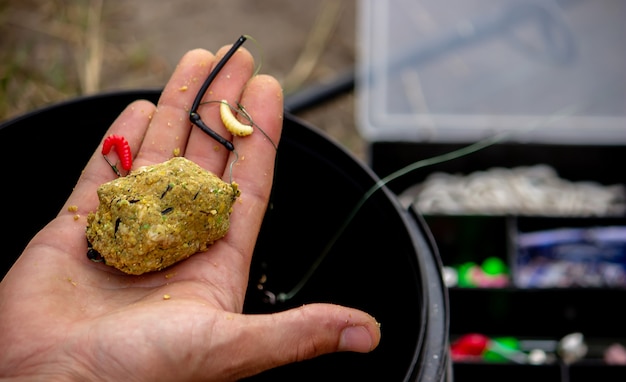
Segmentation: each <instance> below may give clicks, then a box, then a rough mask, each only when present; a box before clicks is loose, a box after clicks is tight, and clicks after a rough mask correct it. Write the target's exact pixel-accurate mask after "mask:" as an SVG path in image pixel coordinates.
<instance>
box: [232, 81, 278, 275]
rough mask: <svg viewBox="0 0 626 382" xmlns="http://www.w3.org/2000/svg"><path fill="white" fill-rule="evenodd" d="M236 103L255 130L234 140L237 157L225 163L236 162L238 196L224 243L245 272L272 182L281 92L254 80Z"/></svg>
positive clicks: (274, 84)
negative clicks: (234, 250)
mask: <svg viewBox="0 0 626 382" xmlns="http://www.w3.org/2000/svg"><path fill="white" fill-rule="evenodd" d="M240 102H241V105H242V106H243V107H244V108H245V110H246V112H247V113H248V114H249V116H250V117H251V119H252V121H253V122H254V126H255V127H254V131H253V133H252V134H251V135H249V136H246V137H235V139H234V144H235V149H236V150H237V154H238V156H239V157H238V158H236V156H235V155H234V154H233V155H231V158H230V159H229V161H235V160H237V161H236V162H234V165H233V166H232V178H233V181H234V182H236V183H237V184H238V186H239V190H240V192H241V195H240V197H239V199H238V200H237V202H236V204H235V208H233V212H232V214H231V228H230V230H231V231H230V232H233V233H232V234H229V235H227V236H226V237H225V241H226V242H227V243H228V244H229V245H230V246H232V247H234V248H236V250H237V251H236V252H237V253H238V254H240V258H239V259H240V260H241V262H240V263H239V264H237V266H238V267H240V268H241V269H248V268H249V265H250V259H251V255H252V252H253V249H254V246H255V244H256V241H257V236H258V233H259V227H260V226H261V223H262V220H263V216H264V215H265V211H266V208H267V204H268V200H269V197H270V192H271V188H272V182H273V179H274V164H275V159H276V148H275V147H276V145H278V143H279V140H280V134H281V130H282V124H283V93H282V88H281V86H280V84H279V83H278V81H277V80H276V79H275V78H273V77H270V76H263V75H260V76H256V77H254V78H253V79H251V80H250V82H249V83H248V85H247V86H246V88H245V91H244V93H243V95H242V98H241V101H240ZM228 171H230V169H228V168H227V169H226V172H228ZM227 176H228V174H227V173H226V174H224V177H227ZM235 233H236V234H235ZM232 258H233V259H237V258H236V257H232ZM236 281H240V280H236Z"/></svg>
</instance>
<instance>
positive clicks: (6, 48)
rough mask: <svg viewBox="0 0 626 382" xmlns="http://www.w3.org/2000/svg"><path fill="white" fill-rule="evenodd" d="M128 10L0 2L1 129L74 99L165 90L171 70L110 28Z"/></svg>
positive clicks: (82, 2) (61, 0)
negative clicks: (104, 93) (6, 123)
mask: <svg viewBox="0 0 626 382" xmlns="http://www.w3.org/2000/svg"><path fill="white" fill-rule="evenodd" d="M127 8H128V7H125V6H124V2H110V1H109V2H105V1H103V0H49V1H44V2H42V1H36V0H0V121H4V120H7V119H11V118H14V117H16V116H18V115H21V114H23V113H26V112H28V111H30V110H33V109H36V108H40V107H43V106H45V105H47V104H51V103H56V102H59V101H62V100H66V99H70V98H74V97H77V96H82V95H88V94H92V93H97V92H101V91H106V90H112V89H122V88H131V87H139V86H144V87H157V86H161V84H164V83H165V81H166V80H167V76H168V75H169V71H170V68H168V67H167V65H166V64H164V63H163V62H162V61H160V60H159V59H157V58H155V57H151V56H150V54H149V51H148V49H147V48H146V47H145V46H142V45H141V43H137V42H133V41H128V39H127V36H124V35H123V33H121V32H120V31H119V28H115V27H114V26H115V25H116V23H119V22H124V20H125V19H127V18H128V17H127V16H128V15H127V12H128V11H129V10H128V9H127ZM103 84H105V86H103Z"/></svg>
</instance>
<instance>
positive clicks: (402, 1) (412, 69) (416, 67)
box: [356, 0, 626, 144]
mask: <svg viewBox="0 0 626 382" xmlns="http://www.w3.org/2000/svg"><path fill="white" fill-rule="evenodd" d="M359 4H360V8H359V11H360V14H359V17H358V20H359V34H358V36H359V39H360V41H359V49H360V51H359V54H360V57H359V60H358V64H357V67H358V70H357V77H356V90H357V118H358V123H357V125H358V128H359V129H360V132H361V134H362V135H363V137H364V138H365V139H367V140H368V141H413V142H473V141H477V140H480V139H483V138H486V137H489V136H492V135H494V134H495V133H499V132H508V133H509V134H511V136H510V139H511V140H513V141H520V142H533V143H558V144H624V143H626V2H625V1H622V0H570V1H556V0H554V1H548V0H545V1H544V0H541V1H530V0H519V1H513V0H508V1H503V0H450V1H443V2H442V1H437V0H421V1H417V0H389V1H380V0H362V1H361V2H360V3H359Z"/></svg>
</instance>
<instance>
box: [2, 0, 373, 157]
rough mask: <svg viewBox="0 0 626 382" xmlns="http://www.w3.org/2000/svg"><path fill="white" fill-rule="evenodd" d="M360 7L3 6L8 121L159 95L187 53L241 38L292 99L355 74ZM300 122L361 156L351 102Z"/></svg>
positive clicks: (281, 1)
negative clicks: (86, 102) (57, 106)
mask: <svg viewBox="0 0 626 382" xmlns="http://www.w3.org/2000/svg"><path fill="white" fill-rule="evenodd" d="M355 3H356V2H355V1H345V2H336V1H333V0H318V1H311V2H293V1H289V0H266V1H263V2H256V1H250V0H231V1H227V2H206V1H202V0H179V1H177V2H155V1H152V0H126V1H114V0H48V1H37V0H0V121H4V120H8V119H11V118H14V117H16V116H19V115H21V114H23V113H26V112H28V111H31V110H33V109H37V108H40V107H43V106H45V105H49V104H52V103H56V102H59V101H63V100H68V99H72V98H74V97H79V96H83V95H89V94H94V93H99V92H108V91H115V90H124V89H154V88H161V87H162V86H163V85H164V84H165V83H166V82H167V79H168V78H169V76H170V74H171V72H172V70H173V68H174V66H175V65H176V63H177V62H178V59H179V58H180V56H181V55H182V54H184V52H185V51H187V50H189V49H193V48H198V47H201V48H205V49H209V50H211V51H215V50H217V49H218V48H219V47H221V46H222V45H226V44H230V43H232V42H234V40H235V39H236V38H237V37H238V36H239V35H241V34H248V35H251V36H252V37H253V38H254V39H255V40H256V41H257V42H256V43H252V44H251V43H248V44H247V45H246V47H247V48H248V49H250V50H251V51H252V52H253V54H255V57H256V58H257V61H260V62H261V64H262V66H261V71H262V72H263V73H268V74H271V75H274V76H275V77H277V78H278V79H279V80H280V81H281V83H282V84H283V87H284V89H285V92H286V94H289V93H290V92H291V91H296V90H298V89H302V88H303V87H306V86H309V85H312V84H316V83H320V82H324V81H328V80H330V79H332V78H333V76H334V75H336V74H337V73H339V72H343V71H345V70H346V69H351V68H353V67H354V64H355V56H356V43H355V18H356V12H355V8H356V4H355ZM253 44H254V45H253ZM298 116H299V117H301V118H302V119H304V120H306V121H307V122H310V123H311V124H313V125H315V126H317V127H319V128H321V129H322V130H325V131H326V132H327V133H328V134H329V135H330V136H332V137H333V138H335V139H336V140H337V141H338V142H339V143H341V144H342V145H344V146H345V147H346V148H348V149H349V150H350V151H352V152H353V153H354V154H355V155H356V156H358V157H363V152H364V147H363V146H364V144H363V142H362V140H361V138H360V136H359V134H358V133H357V130H356V127H355V121H354V97H353V96H352V95H350V94H348V95H345V96H341V97H338V98H336V99H333V100H330V101H329V102H327V103H324V104H323V105H320V106H317V107H315V108H312V109H310V110H305V111H303V112H302V113H301V114H299V115H298Z"/></svg>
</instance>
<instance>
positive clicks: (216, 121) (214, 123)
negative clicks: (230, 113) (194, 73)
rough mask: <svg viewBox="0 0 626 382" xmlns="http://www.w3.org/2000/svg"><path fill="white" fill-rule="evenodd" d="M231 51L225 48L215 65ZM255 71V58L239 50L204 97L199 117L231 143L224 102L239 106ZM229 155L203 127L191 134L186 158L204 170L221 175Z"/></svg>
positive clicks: (195, 129)
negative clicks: (222, 109)
mask: <svg viewBox="0 0 626 382" xmlns="http://www.w3.org/2000/svg"><path fill="white" fill-rule="evenodd" d="M229 49H230V46H225V47H223V48H221V49H220V50H219V51H218V52H217V55H216V58H215V61H214V65H213V66H215V65H216V64H217V62H218V61H219V60H220V59H221V58H222V57H223V56H224V55H225V54H226V52H228V50H229ZM212 69H213V68H211V70H212ZM253 70H254V59H253V58H252V55H251V54H250V53H249V52H248V51H247V50H246V49H244V48H239V49H238V50H237V51H236V52H235V54H233V55H232V56H231V58H230V59H229V60H228V62H226V64H225V65H224V67H223V68H222V70H221V71H220V72H219V74H218V75H217V77H216V78H215V79H214V80H213V82H212V83H211V85H210V87H209V89H208V91H207V92H206V94H205V95H204V98H203V100H202V102H203V103H202V104H201V105H200V107H199V108H198V114H199V115H200V116H201V118H202V120H203V121H204V123H205V124H206V125H207V126H208V127H209V128H211V129H212V130H213V131H215V132H216V133H217V134H219V135H220V136H222V137H224V138H225V139H227V140H231V139H232V137H231V135H230V133H229V132H228V131H227V130H226V128H225V127H224V125H223V123H222V120H221V118H220V112H219V109H220V102H221V101H222V100H226V102H228V103H229V104H231V105H235V104H236V102H237V101H238V100H239V98H240V97H241V93H242V91H243V88H244V86H245V85H246V83H247V82H248V80H249V79H250V77H251V76H252V72H253ZM228 154H229V151H228V150H227V149H226V148H225V147H224V146H222V145H221V144H220V143H218V142H217V141H215V140H214V139H213V138H211V137H210V136H209V135H207V134H206V133H205V132H203V131H202V130H200V129H199V128H194V129H193V130H192V131H191V137H190V140H189V144H188V147H187V154H186V156H187V158H189V159H191V160H193V161H194V162H196V163H197V164H199V165H200V166H202V167H203V168H206V169H208V170H211V171H213V172H214V173H216V174H221V173H222V172H223V169H224V166H225V163H226V159H227V158H228Z"/></svg>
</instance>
